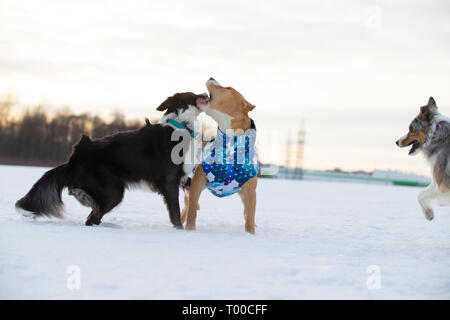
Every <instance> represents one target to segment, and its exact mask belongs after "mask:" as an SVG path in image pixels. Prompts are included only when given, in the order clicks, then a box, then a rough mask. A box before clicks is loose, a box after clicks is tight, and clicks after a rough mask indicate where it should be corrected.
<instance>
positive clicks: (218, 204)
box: [0, 166, 450, 299]
mask: <svg viewBox="0 0 450 320" xmlns="http://www.w3.org/2000/svg"><path fill="white" fill-rule="evenodd" d="M45 170H46V169H44V168H32V167H11V166H0V298H2V299H15V298H18V299H23V298H26V299H28V298H31V299H91V298H97V299H110V298H113V299H116V298H123V299H317V298H318V299H349V298H353V299H394V298H399V299H412V298H418V299H436V298H437V299H449V298H450V273H449V270H450V209H449V208H439V207H436V210H435V220H434V221H432V222H428V221H426V220H425V218H424V217H423V216H422V213H421V212H420V209H419V205H418V203H417V201H416V196H417V193H418V192H419V191H420V189H418V188H408V187H395V186H384V185H363V184H347V183H327V182H314V181H286V180H263V179H260V180H259V186H258V204H257V213H256V222H257V229H256V232H257V234H256V236H252V235H249V234H247V233H245V232H244V219H243V215H242V205H241V203H240V200H239V198H238V197H237V196H232V197H229V198H223V199H218V198H215V197H214V196H212V195H211V194H210V193H209V192H208V191H205V192H204V193H203V194H202V198H201V199H200V204H201V210H200V211H199V213H198V220H197V227H198V230H197V231H196V232H186V231H179V230H175V229H173V228H172V227H171V225H170V223H169V218H168V215H167V212H166V209H165V207H164V205H163V202H162V199H161V198H160V197H159V196H158V195H155V194H151V193H147V192H139V191H133V192H127V193H126V195H125V200H124V202H123V203H122V205H121V206H120V207H119V208H117V209H116V210H114V211H113V212H111V213H109V214H108V215H106V216H105V218H104V220H103V221H104V223H103V224H102V225H100V226H98V227H85V226H84V225H83V224H84V220H85V218H86V216H87V214H88V211H89V210H88V209H87V208H84V207H82V206H80V205H79V204H78V202H76V200H75V199H73V198H71V197H69V196H68V195H67V194H65V195H64V201H65V203H66V209H67V211H68V212H69V215H67V217H66V219H65V220H64V221H58V220H49V219H40V220H29V219H26V218H23V217H21V216H19V215H18V214H16V213H15V210H14V208H13V207H14V202H15V201H16V200H17V199H18V198H20V197H21V196H23V195H24V194H25V193H26V192H27V191H28V189H29V188H30V187H31V185H32V184H33V183H34V182H35V180H37V179H38V178H39V177H40V176H41V174H43V173H44V171H45ZM71 266H75V267H71ZM370 266H375V267H371V268H369V267H370ZM368 268H369V269H368ZM368 270H369V273H368ZM78 271H79V272H78ZM378 271H379V272H378ZM378 275H379V277H378ZM78 276H79V277H78ZM77 277H78V278H77ZM369 278H370V279H369ZM368 279H369V281H368ZM78 280H79V282H77V281H78ZM378 280H379V284H380V288H379V289H370V288H373V287H377V283H378V282H377V281H378ZM367 283H369V288H368V286H367ZM77 284H79V285H80V286H79V289H77ZM74 287H75V288H74ZM70 288H71V289H70Z"/></svg>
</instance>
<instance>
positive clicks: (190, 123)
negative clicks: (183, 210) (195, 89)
mask: <svg viewBox="0 0 450 320" xmlns="http://www.w3.org/2000/svg"><path fill="white" fill-rule="evenodd" d="M206 104H208V96H207V95H205V94H202V95H197V94H194V93H191V92H186V93H177V94H175V95H173V96H171V97H169V98H167V99H166V100H165V101H164V102H163V103H162V104H161V105H160V106H159V107H158V108H157V110H159V111H165V113H164V115H163V117H162V118H161V120H160V123H159V124H154V125H152V124H150V123H149V122H148V121H147V125H146V126H144V127H142V128H140V129H137V130H134V131H128V132H120V133H117V134H114V135H111V136H108V137H105V138H102V139H98V140H91V139H90V138H89V137H87V136H85V135H83V136H82V138H81V140H80V141H79V142H78V144H77V145H75V146H74V149H73V152H72V154H71V156H70V158H69V161H68V162H67V163H65V164H62V165H60V166H58V167H56V168H54V169H52V170H49V171H47V172H46V173H45V174H44V175H43V176H42V178H40V179H39V180H38V181H37V182H36V183H35V184H34V186H33V187H32V188H31V190H30V191H29V192H28V193H27V195H25V197H23V198H22V199H20V200H19V201H17V203H16V209H17V210H18V211H19V212H21V213H22V214H24V215H26V216H41V215H45V216H55V217H61V211H62V206H63V203H62V200H61V192H62V190H63V189H64V188H68V191H69V194H70V195H73V196H74V197H75V198H76V199H77V200H78V201H79V202H80V203H81V204H82V205H84V206H87V207H90V208H92V211H91V213H90V215H89V216H88V218H87V220H86V225H92V224H100V223H101V219H102V217H103V215H105V214H106V213H108V212H109V211H111V210H112V209H113V208H114V207H115V206H117V205H118V204H119V203H120V202H121V201H122V199H123V195H124V191H125V188H127V187H130V186H133V185H136V184H140V185H145V186H146V187H149V188H150V189H151V190H154V191H156V192H158V193H159V194H161V195H162V196H163V198H164V202H165V203H166V206H167V209H168V211H169V217H170V221H171V222H172V224H173V225H174V226H175V227H176V228H179V229H182V228H183V225H182V223H181V221H180V205H179V200H178V195H179V187H180V181H181V179H182V178H183V177H184V176H185V175H186V172H185V171H184V169H183V163H174V161H173V159H172V157H171V154H172V149H173V148H174V146H175V145H176V144H178V143H179V141H172V140H173V139H172V133H173V132H174V130H179V128H181V130H183V129H186V130H187V131H189V132H193V128H194V121H195V119H196V118H197V116H198V115H199V114H200V113H201V111H200V110H199V107H200V106H204V105H206ZM174 121H175V122H174ZM173 124H175V126H174V125H173ZM187 136H188V137H190V135H189V134H187ZM182 160H183V159H182Z"/></svg>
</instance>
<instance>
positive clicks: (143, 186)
mask: <svg viewBox="0 0 450 320" xmlns="http://www.w3.org/2000/svg"><path fill="white" fill-rule="evenodd" d="M127 187H128V189H136V190H144V191H151V192H157V190H156V189H155V188H153V186H152V185H151V184H148V183H147V182H146V181H144V180H141V181H139V182H133V183H128V184H127Z"/></svg>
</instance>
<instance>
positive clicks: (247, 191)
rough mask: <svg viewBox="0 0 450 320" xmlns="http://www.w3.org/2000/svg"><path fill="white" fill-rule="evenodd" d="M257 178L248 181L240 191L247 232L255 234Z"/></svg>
mask: <svg viewBox="0 0 450 320" xmlns="http://www.w3.org/2000/svg"><path fill="white" fill-rule="evenodd" d="M257 182H258V178H257V177H253V178H251V179H250V180H248V181H247V182H246V183H245V184H244V185H243V186H242V188H241V190H240V191H239V195H240V197H241V199H242V203H243V204H244V218H245V231H246V232H248V233H251V234H255V211H256V185H257Z"/></svg>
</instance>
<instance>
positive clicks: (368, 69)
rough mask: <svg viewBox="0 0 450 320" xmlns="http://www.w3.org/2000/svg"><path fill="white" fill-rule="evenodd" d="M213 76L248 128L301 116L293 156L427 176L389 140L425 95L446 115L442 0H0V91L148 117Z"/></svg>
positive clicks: (421, 164) (325, 164)
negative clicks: (233, 95)
mask: <svg viewBox="0 0 450 320" xmlns="http://www.w3.org/2000/svg"><path fill="white" fill-rule="evenodd" d="M210 76H213V77H214V78H216V79H217V80H218V81H219V82H221V83H223V84H224V85H230V86H233V87H235V88H236V89H237V90H239V91H240V92H241V93H243V94H244V96H245V97H246V98H247V100H249V101H250V102H252V103H253V104H255V105H256V109H255V110H254V111H253V115H252V117H253V118H254V119H255V121H256V123H257V126H258V128H261V129H263V128H264V129H269V128H271V129H272V128H275V129H276V128H288V127H290V128H296V127H297V126H298V125H299V124H300V123H301V120H302V119H304V120H305V125H306V130H307V134H306V141H307V145H306V149H305V152H306V153H305V167H307V168H318V169H323V168H334V167H341V168H343V169H365V170H372V169H376V168H378V169H399V170H403V171H411V172H417V173H422V174H428V172H429V169H428V168H427V166H426V165H425V161H424V160H423V158H421V157H414V158H410V157H408V155H407V150H400V149H397V147H396V146H395V145H394V141H395V140H396V139H397V138H399V137H400V136H402V135H403V134H405V133H406V131H407V128H408V124H409V122H410V121H411V120H412V118H413V117H414V116H415V115H416V114H417V113H418V110H419V109H418V108H419V106H420V105H423V104H425V103H426V102H427V100H428V97H429V96H430V95H432V96H434V98H435V99H436V101H437V103H438V105H439V106H440V108H441V111H442V113H445V114H447V115H450V1H447V0H443V1H406V0H405V1H317V0H315V1H285V0H283V1H282V0H277V1H232V0H228V1H212V0H208V1H193V0H190V1H168V0H163V1H156V0H152V1H131V0H130V1H92V0H91V1H80V0H78V1H45V0H40V1H17V0H14V1H9V0H2V1H1V2H0V94H2V93H6V92H8V91H9V90H13V91H14V92H16V93H17V94H18V95H19V97H20V101H21V102H22V103H25V104H26V103H37V102H39V101H41V100H47V101H49V102H50V103H51V104H53V105H63V104H68V105H70V106H71V108H72V110H73V111H76V112H84V111H89V112H92V113H98V114H101V115H104V116H107V115H109V114H110V113H111V112H112V111H113V110H115V109H121V110H122V111H124V112H125V114H126V115H127V117H128V118H140V117H141V118H143V117H145V116H151V115H155V114H156V113H155V111H154V109H155V108H156V107H157V106H158V105H159V103H160V102H161V101H162V100H163V99H164V98H165V97H167V96H168V95H171V94H172V93H174V92H176V91H194V92H198V93H200V92H205V91H206V89H205V86H204V83H205V81H206V80H207V79H208V78H209V77H210Z"/></svg>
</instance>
